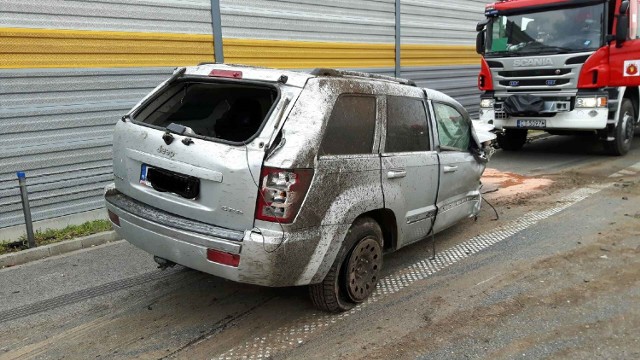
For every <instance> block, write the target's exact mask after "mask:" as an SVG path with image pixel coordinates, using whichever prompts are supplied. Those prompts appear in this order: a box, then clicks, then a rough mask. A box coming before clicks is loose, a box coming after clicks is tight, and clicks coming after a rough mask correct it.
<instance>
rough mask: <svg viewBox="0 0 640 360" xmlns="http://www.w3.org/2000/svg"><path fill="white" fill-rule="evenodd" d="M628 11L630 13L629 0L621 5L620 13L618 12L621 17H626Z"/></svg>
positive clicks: (625, 0)
mask: <svg viewBox="0 0 640 360" xmlns="http://www.w3.org/2000/svg"><path fill="white" fill-rule="evenodd" d="M627 11H629V0H624V1H623V2H622V3H621V4H620V11H619V12H618V14H620V15H626V14H627Z"/></svg>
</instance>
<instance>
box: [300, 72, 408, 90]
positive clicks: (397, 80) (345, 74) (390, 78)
mask: <svg viewBox="0 0 640 360" xmlns="http://www.w3.org/2000/svg"><path fill="white" fill-rule="evenodd" d="M310 74H311V75H315V76H332V77H360V78H366V79H376V80H385V81H391V82H395V83H399V84H402V85H409V86H417V85H416V83H415V81H413V80H409V79H403V78H397V77H393V76H387V75H379V74H371V73H366V72H359V71H348V70H336V69H325V68H316V69H313V70H312V71H311V72H310Z"/></svg>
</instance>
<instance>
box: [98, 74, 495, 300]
mask: <svg viewBox="0 0 640 360" xmlns="http://www.w3.org/2000/svg"><path fill="white" fill-rule="evenodd" d="M113 161H114V163H113V164H114V175H115V183H114V184H112V185H110V186H108V187H107V189H106V191H105V200H106V206H107V209H108V213H109V218H110V219H111V221H112V222H113V224H114V228H115V229H116V230H117V232H118V233H119V234H120V235H121V236H122V237H124V238H125V239H127V240H128V241H129V242H131V243H132V244H134V245H135V246H137V247H139V248H141V249H143V250H145V251H147V252H149V253H150V254H153V255H154V257H155V259H156V261H157V262H158V263H159V264H160V265H161V266H168V265H173V264H176V263H177V264H180V265H183V266H186V267H189V268H193V269H197V270H200V271H203V272H206V273H209V274H213V275H215V276H219V277H223V278H226V279H230V280H233V281H238V282H243V283H250V284H257V285H263V286H293V285H309V289H310V295H311V299H312V301H313V303H314V305H316V306H317V307H319V308H320V309H323V310H326V311H332V312H338V311H344V310H347V309H350V308H351V307H353V306H354V305H355V304H357V303H360V302H362V301H364V300H365V299H366V298H367V297H368V296H369V295H371V293H372V292H373V291H374V289H375V287H376V283H377V282H378V279H379V278H380V274H381V267H382V255H383V253H385V252H388V251H393V250H396V249H399V248H401V247H403V246H406V245H408V244H411V243H413V242H415V241H419V240H422V239H425V238H426V237H428V236H429V235H430V234H432V233H437V232H439V231H441V230H443V229H445V228H447V227H449V226H451V225H453V224H455V223H456V222H458V221H459V220H461V219H463V218H467V217H470V216H474V215H476V214H477V213H478V211H479V209H480V204H481V198H480V192H479V187H480V181H479V178H480V176H481V174H482V172H483V170H484V167H485V165H484V163H485V162H486V161H485V159H484V157H483V153H482V149H481V147H480V145H479V144H478V142H477V138H476V137H475V136H474V132H473V127H472V125H471V121H470V120H469V116H468V114H467V113H466V111H465V110H464V109H463V108H462V106H460V104H458V103H457V102H456V101H455V100H453V99H451V98H450V97H448V96H446V95H444V94H442V93H440V92H437V91H434V90H428V89H421V88H418V87H416V86H415V85H414V84H413V83H412V82H411V81H407V80H402V79H396V78H391V77H384V76H376V75H370V74H364V73H355V72H345V71H337V70H328V69H317V70H315V71H312V72H310V73H301V72H290V71H283V70H276V69H263V68H254V67H243V66H227V65H211V64H202V65H200V66H196V67H190V68H180V69H177V70H176V71H175V72H174V74H173V76H172V77H171V78H170V79H168V80H167V81H165V82H164V83H162V84H161V85H160V86H158V87H157V88H156V89H155V90H154V91H153V92H151V94H149V95H148V96H147V97H146V98H144V99H143V100H142V101H141V102H140V103H138V104H137V105H136V106H135V107H134V108H133V109H132V110H131V112H130V113H129V114H127V115H126V116H124V117H123V118H122V121H119V122H118V124H117V126H116V128H115V134H114V146H113Z"/></svg>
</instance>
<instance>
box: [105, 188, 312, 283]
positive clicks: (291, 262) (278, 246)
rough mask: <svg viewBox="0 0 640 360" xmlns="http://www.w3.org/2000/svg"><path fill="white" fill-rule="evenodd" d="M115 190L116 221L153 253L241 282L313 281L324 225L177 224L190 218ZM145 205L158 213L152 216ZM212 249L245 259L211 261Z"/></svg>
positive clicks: (109, 200) (109, 198)
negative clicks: (241, 227)
mask: <svg viewBox="0 0 640 360" xmlns="http://www.w3.org/2000/svg"><path fill="white" fill-rule="evenodd" d="M110 192H111V193H110ZM110 192H107V194H106V195H105V200H106V201H105V202H106V207H107V209H108V210H109V211H111V212H113V213H114V214H116V215H118V217H119V222H120V225H119V226H118V225H116V224H114V226H113V227H114V229H115V230H116V232H117V233H118V234H119V235H120V236H122V237H123V238H124V239H126V240H127V241H129V242H130V243H131V244H133V245H135V246H136V247H139V248H140V249H142V250H144V251H146V252H148V253H150V254H152V255H155V256H159V257H161V258H164V259H167V260H170V261H173V262H175V263H176V264H180V265H183V266H186V267H188V268H192V269H196V270H199V271H202V272H205V273H208V274H212V275H215V276H218V277H222V278H225V279H228V280H232V281H236V282H242V283H248V284H255V285H263V286H274V287H275V286H294V285H306V284H309V283H310V282H311V276H309V275H308V273H309V271H308V269H307V268H308V267H309V264H312V263H313V261H311V260H312V258H313V257H314V251H315V249H316V247H317V245H318V243H319V240H320V229H319V228H310V229H304V230H300V231H293V232H286V233H284V232H282V231H273V230H269V229H260V228H258V227H256V228H253V229H250V230H246V231H241V232H240V231H234V230H228V229H223V228H217V229H219V230H220V231H216V230H215V229H209V230H213V231H210V233H209V234H207V233H206V232H207V231H203V229H204V228H199V229H197V231H191V230H188V229H186V228H185V227H178V226H176V225H175V224H176V222H177V221H179V220H181V219H182V220H183V221H190V220H188V219H184V218H181V217H178V216H175V215H172V214H169V213H164V212H162V211H160V210H157V209H153V208H150V207H148V206H147V205H145V204H142V203H139V202H136V201H135V200H133V199H130V198H129V199H128V200H130V201H132V203H134V204H135V205H136V206H138V208H136V207H133V206H130V205H127V204H126V203H124V202H122V201H115V200H114V196H124V195H122V194H120V193H118V192H117V191H115V190H111V191H110ZM116 194H117V195H116ZM125 198H126V196H125ZM141 208H145V209H146V211H156V212H157V214H156V215H155V216H154V217H149V216H147V215H148V214H144V210H141ZM202 225H204V226H205V228H206V227H212V228H215V227H213V226H211V225H208V224H202ZM212 233H215V234H216V235H211V234H212ZM236 235H240V237H236ZM225 236H227V237H226V238H225ZM229 236H233V238H229ZM207 249H215V250H220V251H224V252H227V253H231V254H239V255H240V264H239V265H238V267H232V266H228V265H223V264H219V263H214V262H211V261H209V260H207ZM320 261H322V259H320Z"/></svg>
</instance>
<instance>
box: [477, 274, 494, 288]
mask: <svg viewBox="0 0 640 360" xmlns="http://www.w3.org/2000/svg"><path fill="white" fill-rule="evenodd" d="M497 277H498V275H494V276H492V277H490V278H488V279H487V280H482V281H480V282H479V283H477V284H475V285H473V287H476V286H478V285H482V284H484V283H486V282H487V281H491V279H495V278H497Z"/></svg>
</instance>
